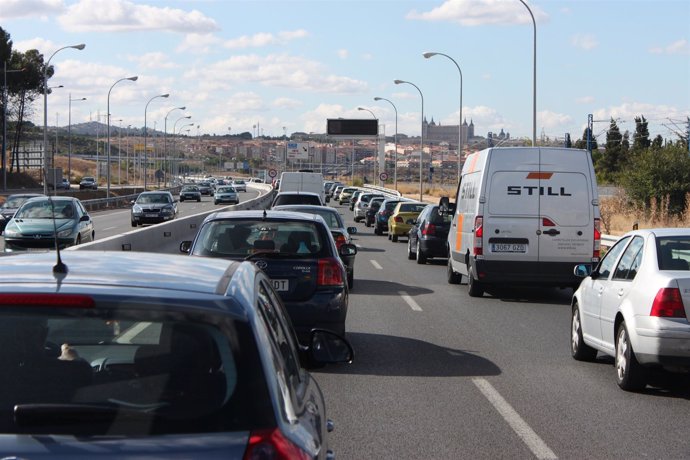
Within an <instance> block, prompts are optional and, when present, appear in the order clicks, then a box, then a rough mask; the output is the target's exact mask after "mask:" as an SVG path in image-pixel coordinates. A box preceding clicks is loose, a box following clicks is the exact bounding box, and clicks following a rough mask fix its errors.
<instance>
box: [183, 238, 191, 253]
mask: <svg viewBox="0 0 690 460" xmlns="http://www.w3.org/2000/svg"><path fill="white" fill-rule="evenodd" d="M191 249H192V242H191V241H183V242H182V243H180V252H182V253H185V254H189V251H190V250H191Z"/></svg>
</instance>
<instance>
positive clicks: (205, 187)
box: [197, 181, 213, 196]
mask: <svg viewBox="0 0 690 460" xmlns="http://www.w3.org/2000/svg"><path fill="white" fill-rule="evenodd" d="M197 186H198V187H199V191H200V192H201V194H202V195H209V196H211V195H213V185H211V183H210V182H208V181H202V182H199V183H198V184H197Z"/></svg>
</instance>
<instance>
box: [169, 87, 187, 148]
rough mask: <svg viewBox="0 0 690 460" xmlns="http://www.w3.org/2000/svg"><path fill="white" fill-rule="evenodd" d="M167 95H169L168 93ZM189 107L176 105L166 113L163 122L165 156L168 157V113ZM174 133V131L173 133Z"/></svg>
mask: <svg viewBox="0 0 690 460" xmlns="http://www.w3.org/2000/svg"><path fill="white" fill-rule="evenodd" d="M166 97H167V95H166ZM186 109H187V107H184V106H183V107H175V108H172V109H170V110H168V113H166V114H165V121H164V124H163V158H164V159H165V158H168V115H170V113H172V112H174V111H175V110H186ZM173 134H174V133H173Z"/></svg>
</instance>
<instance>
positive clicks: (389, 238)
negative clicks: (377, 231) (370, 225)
mask: <svg viewBox="0 0 690 460" xmlns="http://www.w3.org/2000/svg"><path fill="white" fill-rule="evenodd" d="M391 236H392V235H391V232H388V241H390V240H391Z"/></svg>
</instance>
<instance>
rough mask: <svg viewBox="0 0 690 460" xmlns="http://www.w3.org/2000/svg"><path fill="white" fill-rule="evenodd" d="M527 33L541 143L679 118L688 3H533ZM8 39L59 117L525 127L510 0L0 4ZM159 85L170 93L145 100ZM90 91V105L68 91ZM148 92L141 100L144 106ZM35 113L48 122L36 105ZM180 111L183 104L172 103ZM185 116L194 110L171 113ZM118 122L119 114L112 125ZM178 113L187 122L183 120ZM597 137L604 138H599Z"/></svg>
mask: <svg viewBox="0 0 690 460" xmlns="http://www.w3.org/2000/svg"><path fill="white" fill-rule="evenodd" d="M526 2H527V4H528V5H529V6H530V8H531V10H532V12H533V14H534V16H535V20H536V24H537V26H536V28H537V72H536V79H537V124H536V130H537V137H540V136H541V135H542V134H543V135H545V136H548V137H549V138H551V139H553V138H562V137H563V136H564V133H566V132H569V133H571V136H572V137H573V138H574V139H577V138H580V137H581V136H582V131H583V130H584V128H585V126H586V122H587V114H589V113H591V114H593V115H594V119H595V120H596V123H595V126H594V132H595V134H600V133H603V132H604V130H605V129H606V128H607V127H608V120H610V118H611V117H613V118H617V119H619V124H620V126H621V129H622V130H626V129H628V130H630V131H634V117H635V116H638V115H644V116H645V117H646V118H647V119H648V120H649V122H650V123H649V124H650V131H651V133H652V134H653V135H656V134H661V135H662V136H664V137H665V138H669V139H675V138H676V136H675V135H674V131H679V130H684V129H686V128H685V127H686V125H685V123H686V122H687V117H688V116H690V1H687V0H676V1H669V0H628V1H622V0H618V1H612V0H603V1H594V0H591V1H590V0H570V1H566V0H563V1H543V0H541V1H536V0H526ZM0 25H1V26H2V27H3V28H4V29H5V30H6V31H7V32H8V33H10V35H11V38H12V41H13V42H14V48H15V49H18V50H22V51H24V50H27V49H31V48H36V49H38V50H39V51H40V52H42V53H43V54H44V56H45V57H46V58H47V57H49V56H50V55H51V54H52V53H53V52H54V51H55V50H57V49H58V48H60V47H62V46H66V45H74V44H79V43H85V44H86V48H85V49H84V50H82V51H77V50H74V49H65V50H62V51H60V52H59V53H57V54H56V55H55V56H54V57H53V59H52V61H51V64H52V65H54V66H55V76H54V77H53V78H52V79H51V81H50V85H51V86H57V85H64V88H59V89H55V90H54V91H53V94H51V95H50V96H49V101H48V119H49V124H51V125H53V124H54V123H55V122H56V121H57V123H58V124H59V125H60V126H66V125H67V122H68V105H69V99H70V97H71V98H72V99H73V102H72V110H71V119H72V123H79V122H82V121H88V120H89V119H93V120H95V119H96V117H97V114H98V113H100V114H105V113H106V107H107V95H108V91H109V90H110V88H111V86H112V85H113V84H114V83H115V82H116V81H118V80H119V79H121V78H126V77H130V76H134V75H136V76H138V77H139V78H138V80H137V81H136V82H131V81H123V82H120V83H118V84H117V85H115V86H114V87H113V88H112V91H111V93H110V94H111V95H110V109H111V113H112V118H111V123H112V124H113V125H115V126H117V125H120V124H122V126H127V125H132V126H137V127H140V126H143V124H144V108H145V106H146V104H147V103H149V104H148V110H147V111H146V116H147V125H148V126H150V127H153V126H154V124H155V126H156V128H157V129H159V130H162V129H164V125H165V124H166V123H165V117H166V115H168V118H167V130H168V132H169V133H170V132H172V130H173V127H174V128H175V129H176V130H177V131H182V132H183V133H184V132H185V131H186V129H190V132H189V133H188V134H190V135H196V134H197V133H201V134H213V133H215V134H226V133H227V132H228V129H230V132H231V133H233V134H235V133H238V132H244V131H248V132H253V133H256V130H255V129H254V126H256V125H258V126H260V129H261V132H260V133H259V134H264V135H271V136H278V135H282V134H283V131H284V130H283V127H284V128H285V131H286V132H287V133H288V135H289V134H290V133H292V132H295V131H304V132H325V130H326V119H327V118H338V117H343V118H367V117H371V114H370V113H368V112H366V111H360V110H358V107H365V108H367V109H369V110H371V111H372V112H374V114H375V115H376V116H377V117H378V118H379V119H380V120H381V123H382V124H383V125H385V128H384V127H382V128H381V130H382V131H383V130H384V129H385V132H386V134H388V135H391V134H392V133H393V132H394V130H395V112H394V109H393V106H392V105H391V104H389V103H387V102H385V101H379V102H376V101H374V97H377V96H378V97H383V98H386V99H389V100H390V101H391V102H393V104H395V106H396V108H397V111H398V131H399V132H401V133H405V134H408V135H419V132H420V124H421V108H422V107H421V105H422V104H421V98H420V94H419V92H418V91H417V90H416V89H415V88H414V87H413V86H411V85H408V84H401V85H395V84H394V83H393V80H395V79H400V80H405V81H409V82H412V83H414V84H415V85H417V86H418V87H419V89H420V90H421V92H422V94H423V96H424V115H425V116H426V118H427V119H429V120H431V119H432V118H433V119H434V121H436V122H440V123H441V124H457V122H458V115H459V113H458V112H459V106H460V104H459V97H460V77H459V72H458V70H457V68H456V67H455V65H454V64H453V62H452V61H451V60H449V59H447V58H445V57H443V56H435V57H433V58H430V59H425V58H424V57H423V56H422V53H424V52H427V51H433V52H439V53H444V54H447V55H448V56H450V57H452V58H453V59H454V60H455V61H456V62H457V63H458V64H459V66H460V68H461V70H462V75H463V80H462V90H463V91H462V96H463V104H462V106H463V118H466V119H467V120H468V122H469V121H470V120H473V121H474V124H475V132H476V133H477V134H480V135H486V133H487V132H489V131H493V132H499V131H500V130H501V129H503V130H505V131H506V132H509V133H510V134H511V136H512V137H525V138H531V137H532V129H533V125H532V113H533V112H532V111H533V104H532V99H533V91H532V82H533V72H532V69H533V58H532V47H533V26H532V21H531V19H530V16H529V13H528V11H527V8H525V6H524V5H523V4H522V3H521V2H520V1H519V0H447V1H444V0H435V1H432V0H425V1H399V0H385V1H384V0H379V1H377V0H368V1H345V0H339V1H326V0H312V1H292V0H283V1H249V0H246V1H230V0H189V1H185V0H179V1H162V0H148V1H125V0H0ZM164 93H169V94H170V96H169V97H168V98H167V99H166V98H156V99H154V100H151V99H152V98H153V97H154V96H156V95H159V94H164ZM82 97H85V98H87V100H86V101H74V99H79V98H82ZM149 101H150V102H149ZM40 102H41V103H40V104H37V105H36V107H35V119H36V120H37V122H38V123H39V124H42V117H43V104H42V100H41V101H40ZM181 106H186V110H185V111H182V110H173V109H175V108H176V107H181ZM186 115H190V116H191V118H190V119H189V120H186V119H180V118H181V117H182V116H186ZM120 120H122V121H120ZM187 123H193V124H192V125H190V126H185V125H186V124H187ZM599 139H600V141H602V142H603V141H604V140H605V136H604V134H601V135H600V137H599Z"/></svg>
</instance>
